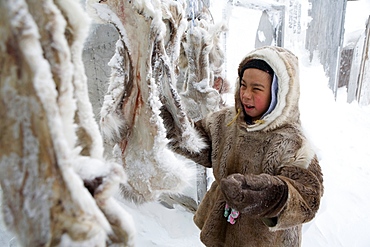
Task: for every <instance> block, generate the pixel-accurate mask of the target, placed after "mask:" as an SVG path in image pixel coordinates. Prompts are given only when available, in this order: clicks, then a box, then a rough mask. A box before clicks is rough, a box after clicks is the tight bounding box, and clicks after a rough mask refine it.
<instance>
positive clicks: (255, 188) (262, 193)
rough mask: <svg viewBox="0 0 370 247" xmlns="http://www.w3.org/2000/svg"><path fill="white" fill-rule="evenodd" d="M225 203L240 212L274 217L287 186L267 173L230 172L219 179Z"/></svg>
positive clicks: (283, 203) (279, 207) (282, 200)
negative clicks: (225, 176)
mask: <svg viewBox="0 0 370 247" xmlns="http://www.w3.org/2000/svg"><path fill="white" fill-rule="evenodd" d="M221 190H222V193H223V194H224V196H225V198H226V201H227V203H228V204H229V205H230V206H231V207H232V208H234V209H237V210H238V211H240V212H241V213H245V214H248V215H250V216H258V217H275V216H277V215H278V214H279V212H280V211H281V209H282V208H283V206H284V205H285V202H286V200H287V198H288V186H287V185H286V184H285V182H283V181H282V180H281V179H279V178H278V177H275V176H271V175H268V174H260V175H253V174H247V175H241V174H232V175H230V176H228V177H227V178H223V179H222V180H221Z"/></svg>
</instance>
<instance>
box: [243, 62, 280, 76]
mask: <svg viewBox="0 0 370 247" xmlns="http://www.w3.org/2000/svg"><path fill="white" fill-rule="evenodd" d="M250 68H254V69H259V70H262V71H265V72H266V73H269V74H270V75H271V76H273V75H274V71H273V70H272V68H271V67H270V65H268V63H266V62H265V61H263V60H261V59H252V60H249V61H248V62H247V63H246V64H244V66H243V67H242V68H241V70H240V74H239V78H240V80H241V78H242V77H243V74H244V70H246V69H250Z"/></svg>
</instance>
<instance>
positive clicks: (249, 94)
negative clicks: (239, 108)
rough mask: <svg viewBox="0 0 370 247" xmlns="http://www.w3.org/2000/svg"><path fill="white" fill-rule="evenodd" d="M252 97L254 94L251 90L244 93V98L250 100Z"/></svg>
mask: <svg viewBox="0 0 370 247" xmlns="http://www.w3.org/2000/svg"><path fill="white" fill-rule="evenodd" d="M251 97H252V93H251V91H250V90H245V91H244V92H243V98H245V99H250V98H251Z"/></svg>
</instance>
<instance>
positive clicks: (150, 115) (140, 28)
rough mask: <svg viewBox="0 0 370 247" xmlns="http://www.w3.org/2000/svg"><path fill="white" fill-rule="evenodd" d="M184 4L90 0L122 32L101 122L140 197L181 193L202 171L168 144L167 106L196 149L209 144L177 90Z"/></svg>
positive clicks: (127, 192)
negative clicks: (164, 114)
mask: <svg viewBox="0 0 370 247" xmlns="http://www.w3.org/2000/svg"><path fill="white" fill-rule="evenodd" d="M182 8H183V6H182V5H180V4H178V3H176V2H173V1H157V0H156V1H145V0H142V1H118V0H107V1H97V0H95V1H94V0H91V1H88V9H89V12H90V13H91V16H93V17H94V18H96V19H98V21H101V22H106V23H112V24H113V25H114V26H115V27H116V29H117V31H118V32H119V35H120V40H118V41H117V45H116V53H115V55H114V56H113V58H112V60H111V61H110V63H109V65H110V66H111V68H112V74H111V78H110V82H109V88H108V92H107V94H106V96H105V98H104V103H103V107H102V109H101V121H100V125H101V131H102V133H103V137H104V139H105V140H106V141H109V142H111V144H112V145H114V149H113V156H114V158H115V160H116V161H117V162H119V163H120V164H121V165H122V166H123V168H124V169H125V172H126V174H127V183H125V184H122V195H123V196H124V197H125V198H128V199H131V200H133V201H134V202H137V203H141V202H145V201H152V200H156V199H157V198H158V197H159V196H160V195H161V194H162V193H166V192H169V193H179V192H181V191H182V190H183V189H184V188H185V187H187V186H188V184H189V182H190V181H191V180H192V179H193V178H195V170H194V169H193V168H191V167H188V166H187V165H186V163H184V162H181V161H179V160H178V159H177V158H176V157H175V156H174V154H173V153H172V151H171V150H169V149H168V148H167V143H168V139H167V138H166V129H165V127H164V125H163V120H162V118H161V116H160V111H161V107H165V108H166V109H168V110H169V111H171V113H173V116H175V118H176V123H177V124H178V126H179V129H181V131H182V132H181V135H182V136H183V140H184V143H185V144H184V145H185V146H186V145H187V147H188V148H189V150H192V151H194V152H197V151H199V150H200V149H202V147H203V146H204V144H203V142H202V141H201V140H200V138H199V137H198V136H197V134H196V132H193V131H192V126H191V122H190V121H189V120H188V119H187V117H186V114H185V113H184V110H183V109H182V107H181V103H180V97H179V96H178V94H177V92H176V90H174V81H175V77H174V66H173V63H172V62H173V61H176V60H177V57H178V53H179V48H178V46H179V42H180V38H181V36H182V33H183V32H184V30H185V28H184V21H183V18H184V14H183V10H182ZM162 13H164V14H163V15H162ZM163 20H165V22H164V21H163ZM169 23H170V24H171V25H169ZM166 24H167V27H169V26H171V28H173V30H172V31H171V32H168V31H166ZM168 35H172V36H168ZM166 45H167V46H166ZM168 52H169V53H170V54H167V53H168ZM193 140H197V142H193ZM190 141H191V142H190ZM194 143H196V145H194Z"/></svg>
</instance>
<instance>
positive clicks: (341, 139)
mask: <svg viewBox="0 0 370 247" xmlns="http://www.w3.org/2000/svg"><path fill="white" fill-rule="evenodd" d="M302 60H305V58H304V55H303V57H301V102H300V107H301V118H302V125H303V127H304V129H305V131H306V133H307V136H309V137H310V139H311V141H312V143H313V145H314V146H315V148H316V152H317V154H318V155H319V158H320V164H321V167H322V170H323V173H324V186H325V192H324V196H323V198H322V202H321V207H320V210H319V212H318V213H317V216H316V218H315V219H314V220H313V221H311V222H310V223H307V224H305V225H304V228H303V243H302V246H304V247H320V246H322V247H327V246H348V247H350V246H351V247H352V246H356V247H360V246H363V247H365V246H369V244H370V235H369V234H368V228H367V226H368V224H369V222H370V212H369V208H370V199H369V188H370V149H369V146H370V141H369V140H370V128H369V126H370V106H366V107H361V106H359V105H358V104H357V103H352V104H348V103H346V100H347V96H346V89H345V88H342V89H340V90H339V92H338V96H337V100H336V101H335V100H334V96H333V93H332V92H331V90H330V89H329V88H328V87H327V84H328V79H327V78H326V76H325V74H324V72H323V69H322V66H321V65H320V64H319V63H318V62H315V61H314V62H313V63H312V64H310V65H307V64H306V65H305V64H304V63H303V62H302ZM125 208H126V209H127V210H128V211H129V212H130V213H131V214H132V215H133V218H134V219H135V223H136V226H137V231H138V235H137V246H161V247H172V246H177V247H188V246H193V247H197V246H203V245H202V244H201V242H200V241H199V230H198V229H197V228H196V226H195V225H194V223H193V221H192V214H191V213H189V212H187V211H185V210H184V209H183V208H182V207H180V206H179V207H177V208H176V209H167V208H165V207H163V206H161V205H159V204H157V203H149V204H146V205H143V206H140V207H136V206H133V205H129V206H127V205H126V206H125Z"/></svg>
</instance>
